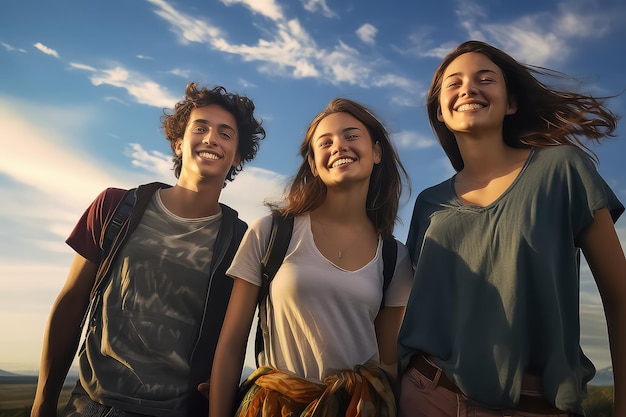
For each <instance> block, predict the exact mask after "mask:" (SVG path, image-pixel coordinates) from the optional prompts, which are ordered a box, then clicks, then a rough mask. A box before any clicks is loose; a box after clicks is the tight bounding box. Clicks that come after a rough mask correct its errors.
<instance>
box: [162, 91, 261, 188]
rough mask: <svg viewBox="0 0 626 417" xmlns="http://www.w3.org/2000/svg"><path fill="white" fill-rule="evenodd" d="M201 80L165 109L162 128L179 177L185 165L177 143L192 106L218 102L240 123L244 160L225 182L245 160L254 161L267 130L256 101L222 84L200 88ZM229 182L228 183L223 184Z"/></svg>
mask: <svg viewBox="0 0 626 417" xmlns="http://www.w3.org/2000/svg"><path fill="white" fill-rule="evenodd" d="M197 86H198V83H196V82H190V83H188V84H187V87H186V88H185V99H184V100H181V101H179V102H178V103H176V105H175V106H174V111H173V112H172V111H170V110H168V109H165V110H163V115H162V116H161V123H162V125H161V127H162V128H163V131H164V132H165V138H166V139H167V140H168V141H169V142H170V147H171V148H172V152H173V154H174V156H173V158H172V161H173V162H174V175H176V178H178V177H179V176H180V171H181V168H182V164H183V159H182V156H180V155H176V142H177V141H178V140H179V139H181V138H182V137H183V136H184V135H185V129H186V128H187V123H189V117H190V115H191V111H192V110H193V109H196V108H199V107H206V106H208V105H211V104H217V105H218V106H220V107H222V108H223V109H224V110H226V111H227V112H229V113H231V114H232V115H233V117H234V118H235V121H236V122H237V131H238V132H239V141H238V146H237V153H238V155H239V157H240V158H241V162H240V163H239V165H238V166H237V167H233V168H231V169H230V171H229V172H228V175H227V176H226V181H232V180H233V178H234V177H235V175H237V174H238V173H239V172H240V171H241V170H242V169H243V164H244V163H245V162H249V161H252V160H253V159H254V157H255V156H256V153H257V152H258V150H259V141H260V140H262V139H264V138H265V129H263V127H261V123H262V122H260V121H258V120H257V119H255V117H254V103H253V102H252V100H250V99H249V98H247V97H246V96H241V95H238V94H233V93H229V92H228V91H226V89H225V88H224V87H222V86H216V87H214V88H213V89H211V90H209V89H207V88H206V87H202V88H201V89H198V88H197ZM224 185H226V184H224Z"/></svg>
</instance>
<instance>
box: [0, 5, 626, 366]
mask: <svg viewBox="0 0 626 417" xmlns="http://www.w3.org/2000/svg"><path fill="white" fill-rule="evenodd" d="M624 21H626V5H625V4H624V3H623V2H622V1H620V0H567V1H565V0H564V1H562V2H559V1H551V0H548V1H545V0H542V1H538V0H531V1H519V2H510V1H506V0H483V1H481V2H480V3H479V2H474V1H471V0H470V1H468V0H462V1H455V0H438V1H434V2H419V5H417V4H416V2H413V1H409V0H406V1H393V0H390V1H386V2H382V1H373V0H289V1H288V0H197V1H190V0H178V1H172V0H132V1H130V0H109V1H106V2H95V1H82V0H59V1H44V0H37V1H33V0H23V1H19V2H18V1H11V2H5V3H4V4H3V6H2V13H1V14H0V141H1V142H0V143H1V145H2V150H1V152H0V199H1V204H0V335H1V336H0V369H3V370H7V371H12V372H24V371H32V370H36V369H37V367H38V363H39V357H40V351H41V343H42V338H43V333H44V328H45V323H46V320H47V316H48V313H49V311H50V308H51V306H52V303H53V301H54V299H55V297H56V295H57V294H58V292H59V290H60V289H61V287H62V285H63V283H64V280H65V277H66V274H67V271H68V267H69V265H70V262H71V259H72V256H73V252H72V250H71V249H70V248H69V247H68V246H67V245H66V244H65V243H64V241H65V238H66V237H67V235H68V234H69V233H70V231H71V230H72V228H73V226H74V224H75V222H76V221H77V220H78V218H79V216H80V215H81V214H82V212H83V211H84V210H85V208H86V207H87V206H88V205H89V203H90V202H91V201H92V200H93V198H94V197H95V196H96V195H97V194H98V193H99V192H100V191H101V190H103V189H104V188H106V187H110V186H114V187H121V188H128V187H132V186H135V185H137V184H141V183H145V182H149V181H154V180H159V181H164V182H167V183H170V184H173V183H174V182H175V178H174V174H173V171H172V166H171V163H170V158H171V155H170V148H169V143H168V142H167V141H166V140H165V139H164V135H163V132H162V131H161V130H160V121H159V118H160V116H161V115H162V112H163V109H164V108H171V107H172V106H173V105H174V104H175V103H176V102H177V101H178V100H180V99H182V98H183V93H184V89H185V85H186V84H187V82H189V81H197V82H199V83H200V84H201V85H206V86H208V87H213V86H215V85H223V86H225V87H226V88H227V89H228V90H229V91H233V92H238V93H240V94H245V95H246V96H248V97H249V98H251V99H252V100H254V102H255V104H256V106H257V115H258V116H259V117H260V118H262V119H263V126H264V127H265V129H266V131H267V138H266V139H265V140H264V141H263V142H262V143H261V147H260V151H259V153H258V156H257V158H256V159H255V160H254V161H253V162H251V163H249V164H247V165H246V166H245V167H244V171H243V172H242V173H240V174H239V175H238V176H237V177H236V179H235V181H234V182H233V183H231V184H229V185H228V186H227V187H226V188H225V189H224V191H223V192H222V201H223V202H224V203H226V204H229V205H231V206H232V207H234V208H235V209H237V210H238V211H239V213H240V216H241V217H242V218H243V219H244V220H246V221H251V220H253V219H254V218H256V217H259V216H262V215H264V214H266V213H267V211H266V209H265V207H264V205H263V202H264V200H266V199H270V200H272V199H277V198H279V197H280V196H281V195H282V192H283V188H284V186H285V185H286V183H287V181H288V180H289V178H290V176H291V175H293V174H294V173H295V171H296V169H297V167H298V166H299V163H300V160H299V157H298V155H297V154H298V147H299V144H300V142H301V140H302V138H303V134H304V131H305V129H306V127H307V125H308V123H309V122H310V120H311V119H312V118H313V117H314V116H315V114H317V113H318V112H319V111H320V110H322V109H323V108H324V107H325V105H326V104H327V103H328V101H329V100H330V99H332V98H334V97H340V96H341V97H346V98H350V99H353V100H357V101H360V102H361V103H363V104H365V105H367V106H368V107H369V108H370V109H371V110H373V112H374V113H375V114H377V115H378V117H379V118H380V119H381V120H382V121H383V122H384V123H385V125H386V126H387V128H388V130H389V131H390V132H391V137H392V141H393V143H394V145H395V147H396V148H397V150H398V152H399V154H400V158H401V160H402V162H403V164H404V165H405V167H406V169H407V171H408V173H409V175H410V179H411V187H412V188H411V192H410V193H409V189H408V188H406V189H405V193H404V195H403V197H402V202H401V204H402V206H401V209H400V220H401V221H400V222H399V223H398V225H397V227H396V230H395V235H396V237H397V238H398V239H399V240H401V241H404V240H405V239H406V235H407V228H408V224H409V221H410V216H411V211H412V207H413V202H414V200H415V197H416V196H417V194H418V193H419V192H420V191H421V190H422V189H424V188H426V187H428V186H431V185H434V184H436V183H439V182H441V181H443V180H445V179H446V178H448V177H450V176H451V175H452V174H453V169H452V167H451V165H450V163H449V161H448V160H447V158H446V157H445V154H444V153H443V151H442V150H441V148H440V147H439V145H438V143H437V141H436V139H435V138H434V135H433V133H432V131H431V129H430V126H429V123H428V119H427V116H426V108H425V105H424V97H425V94H426V91H427V89H428V86H429V84H430V80H431V78H432V74H433V73H434V71H435V69H436V68H437V66H438V64H439V62H440V61H441V59H442V58H443V56H444V55H445V54H446V53H448V52H450V51H451V50H452V49H453V48H454V47H455V46H456V45H457V44H459V43H461V42H464V41H466V40H470V39H477V40H482V41H486V42H488V43H491V44H493V45H494V46H496V47H499V48H501V49H503V50H505V51H506V52H508V53H509V54H511V55H512V56H513V57H515V58H516V59H518V60H519V61H521V62H524V63H528V64H532V65H538V66H544V67H549V68H553V69H556V70H558V71H561V72H564V73H566V74H568V75H569V76H571V77H572V78H571V79H567V80H566V79H562V80H549V83H551V84H553V85H556V86H557V87H558V86H562V87H567V88H570V87H571V88H573V89H576V90H577V91H580V92H584V93H591V94H593V95H595V96H609V95H618V96H617V97H615V98H612V99H610V100H609V101H608V102H607V103H608V104H609V106H610V107H611V109H612V110H613V111H614V112H616V113H618V114H621V115H626V101H625V100H626V94H621V95H619V94H620V93H622V92H624V90H625V89H626V81H624V73H625V72H626V58H625V57H626V46H625V45H626V42H625V41H626V25H624V24H623V22H624ZM616 136H617V137H616V138H613V139H609V140H607V141H605V142H603V143H602V144H601V145H599V146H595V145H594V146H593V147H592V149H593V150H594V151H595V152H596V153H597V155H598V157H599V159H600V164H599V166H598V169H599V171H600V173H601V174H602V176H603V177H604V178H605V180H606V181H607V182H608V184H609V185H610V186H611V187H612V188H613V190H614V191H615V193H616V194H617V195H618V197H619V198H620V199H621V201H622V202H626V168H625V165H624V163H623V158H624V155H626V138H625V137H624V136H625V135H624V128H623V127H619V128H618V131H617V135H616ZM625 217H626V216H625ZM617 230H618V234H619V236H620V239H621V242H622V246H623V247H626V245H625V243H626V220H623V219H622V220H620V221H619V222H618V223H617ZM580 303H581V328H582V329H581V333H582V336H581V343H582V346H583V349H584V351H585V353H587V355H588V356H589V357H590V358H591V359H592V360H593V362H594V363H595V364H596V366H597V367H598V368H599V369H600V368H605V367H608V366H610V357H609V349H608V342H607V335H606V330H605V321H604V315H603V310H602V306H601V299H600V296H599V295H598V292H597V288H596V286H595V283H594V281H593V278H592V276H591V275H590V273H589V270H588V267H586V265H583V268H582V278H581V295H580Z"/></svg>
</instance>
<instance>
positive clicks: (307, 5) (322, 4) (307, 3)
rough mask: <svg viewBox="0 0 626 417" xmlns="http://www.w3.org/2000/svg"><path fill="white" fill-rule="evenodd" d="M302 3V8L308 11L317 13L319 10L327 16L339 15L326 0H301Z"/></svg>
mask: <svg viewBox="0 0 626 417" xmlns="http://www.w3.org/2000/svg"><path fill="white" fill-rule="evenodd" d="M302 5H303V6H304V10H306V11H307V12H310V13H317V12H318V11H319V12H321V13H322V15H324V16H325V17H328V18H334V17H339V15H338V14H337V13H336V12H334V11H333V10H332V9H331V8H330V7H328V4H327V3H326V0H302Z"/></svg>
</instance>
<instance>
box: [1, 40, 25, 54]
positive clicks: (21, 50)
mask: <svg viewBox="0 0 626 417" xmlns="http://www.w3.org/2000/svg"><path fill="white" fill-rule="evenodd" d="M0 45H2V46H3V47H4V49H6V50H7V51H9V52H13V51H15V52H22V53H26V52H27V51H26V49H22V48H15V47H13V46H11V45H9V44H8V43H5V42H0Z"/></svg>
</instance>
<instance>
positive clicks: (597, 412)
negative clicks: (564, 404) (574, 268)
mask: <svg viewBox="0 0 626 417" xmlns="http://www.w3.org/2000/svg"><path fill="white" fill-rule="evenodd" d="M73 387H74V384H71V385H66V386H65V387H63V391H62V392H61V398H60V400H59V404H61V406H64V405H65V403H66V402H67V400H68V399H69V397H70V392H71V391H72V388H73ZM34 397H35V385H34V384H1V385H0V417H28V415H29V414H30V407H31V405H32V403H33V398H34ZM612 404H613V387H612V386H610V387H595V386H591V387H589V396H588V398H587V399H586V400H585V402H584V404H583V405H584V407H585V412H586V414H587V417H612V414H611V407H612ZM60 408H62V407H60Z"/></svg>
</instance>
